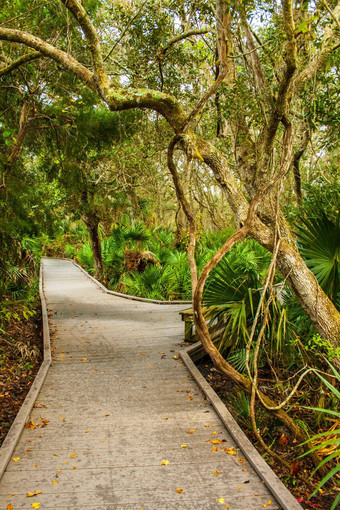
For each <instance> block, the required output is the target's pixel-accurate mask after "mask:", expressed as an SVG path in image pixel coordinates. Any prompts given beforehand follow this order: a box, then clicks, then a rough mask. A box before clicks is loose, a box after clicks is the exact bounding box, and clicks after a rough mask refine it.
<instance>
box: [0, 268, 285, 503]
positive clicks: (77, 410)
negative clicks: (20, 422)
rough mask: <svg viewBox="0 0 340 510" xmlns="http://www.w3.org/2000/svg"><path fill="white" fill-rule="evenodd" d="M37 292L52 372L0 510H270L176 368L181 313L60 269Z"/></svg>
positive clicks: (5, 483)
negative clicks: (44, 307)
mask: <svg viewBox="0 0 340 510" xmlns="http://www.w3.org/2000/svg"><path fill="white" fill-rule="evenodd" d="M44 285H45V295H46V299H47V303H48V309H49V310H50V311H51V315H52V316H51V318H50V327H51V330H52V357H53V363H52V366H51V368H50V370H49V373H48V375H47V378H46V381H45V383H44V385H43V387H42V390H41V392H40V394H39V397H38V400H37V402H36V404H35V407H34V409H33V411H32V414H31V420H32V421H31V428H25V429H24V432H23V433H22V435H21V438H20V440H19V443H18V444H17V447H16V450H15V452H14V454H13V459H16V460H11V461H10V462H9V464H8V467H7V469H6V471H5V473H4V476H3V478H2V480H1V482H0V510H6V509H7V508H13V510H17V509H23V508H25V509H31V508H34V507H35V508H40V509H41V510H43V509H45V508H46V509H47V508H49V509H53V510H62V509H73V510H83V509H84V510H92V509H93V510H94V509H96V510H98V509H101V510H109V509H110V510H114V509H117V510H118V509H120V510H125V509H129V510H141V509H143V510H156V509H157V510H167V509H176V510H184V509H186V510H195V509H200V510H210V509H224V508H229V509H230V510H256V509H259V510H260V509H263V508H268V509H271V510H273V509H278V508H280V506H279V505H278V504H277V503H276V501H275V498H274V497H273V496H272V494H271V493H270V491H269V490H268V489H267V488H266V486H265V485H264V483H263V482H262V481H261V479H260V478H259V477H258V476H257V474H256V473H255V472H254V470H253V469H252V468H251V466H250V465H249V464H248V462H247V461H244V459H243V455H242V453H241V452H240V451H239V449H238V447H237V445H236V444H235V443H234V441H233V440H232V439H231V437H230V435H229V434H228V432H227V431H226V429H225V427H224V425H223V424H222V422H221V421H220V419H219V417H218V416H217V414H216V413H215V411H214V410H213V408H212V407H211V406H210V404H209V403H208V402H207V401H206V400H205V398H204V396H203V395H202V393H201V391H200V390H199V388H198V386H197V385H196V383H195V381H194V380H193V379H192V378H191V376H190V375H189V373H188V372H187V369H186V367H185V366H184V364H183V363H181V362H180V360H179V359H174V356H175V355H176V352H177V351H178V350H179V349H180V348H181V347H180V342H181V341H182V339H183V323H181V321H180V317H179V315H178V311H179V310H180V309H181V308H183V306H182V307H180V306H178V305H156V304H149V303H141V302H137V301H130V300H127V299H123V298H119V297H116V296H112V295H108V294H105V293H104V292H103V291H102V290H101V289H99V288H98V287H97V286H96V285H95V284H94V283H93V282H92V281H91V280H90V279H88V278H87V277H86V275H85V274H84V273H83V272H81V271H80V270H79V269H78V268H77V267H76V266H75V265H73V264H72V263H71V262H69V261H65V260H45V261H44ZM35 427H36V428H35ZM233 453H236V454H235V455H233ZM17 459H19V460H17ZM35 491H41V493H38V494H37V495H35V496H32V497H28V496H27V493H28V492H30V493H34V492H35ZM33 503H36V505H35V506H32V504H33ZM37 503H40V506H39V505H38V506H37ZM10 504H11V505H13V506H12V507H11V506H8V505H10Z"/></svg>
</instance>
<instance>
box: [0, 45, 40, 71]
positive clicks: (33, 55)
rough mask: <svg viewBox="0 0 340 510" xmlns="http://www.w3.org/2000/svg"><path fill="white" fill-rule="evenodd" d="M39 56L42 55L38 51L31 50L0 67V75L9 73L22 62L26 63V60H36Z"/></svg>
mask: <svg viewBox="0 0 340 510" xmlns="http://www.w3.org/2000/svg"><path fill="white" fill-rule="evenodd" d="M40 57H42V54H41V53H40V51H33V52H32V53H27V54H26V55H22V56H21V57H19V58H18V59H17V60H14V61H13V62H11V63H10V64H7V66H6V67H2V68H1V69H0V77H1V76H5V75H6V74H9V73H11V72H12V71H14V70H15V69H18V67H20V66H22V65H23V64H26V63H27V62H31V60H36V59H37V58H40Z"/></svg>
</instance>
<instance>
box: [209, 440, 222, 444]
mask: <svg viewBox="0 0 340 510" xmlns="http://www.w3.org/2000/svg"><path fill="white" fill-rule="evenodd" d="M211 442H212V444H222V441H220V440H219V439H213V440H212V441H211Z"/></svg>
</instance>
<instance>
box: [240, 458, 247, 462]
mask: <svg viewBox="0 0 340 510" xmlns="http://www.w3.org/2000/svg"><path fill="white" fill-rule="evenodd" d="M238 461H239V462H247V459H242V458H241V457H239V458H238Z"/></svg>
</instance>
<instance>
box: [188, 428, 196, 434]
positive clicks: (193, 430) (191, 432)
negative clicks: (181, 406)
mask: <svg viewBox="0 0 340 510" xmlns="http://www.w3.org/2000/svg"><path fill="white" fill-rule="evenodd" d="M195 431H196V429H191V430H188V431H187V432H188V434H193V433H194V432H195Z"/></svg>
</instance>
